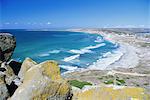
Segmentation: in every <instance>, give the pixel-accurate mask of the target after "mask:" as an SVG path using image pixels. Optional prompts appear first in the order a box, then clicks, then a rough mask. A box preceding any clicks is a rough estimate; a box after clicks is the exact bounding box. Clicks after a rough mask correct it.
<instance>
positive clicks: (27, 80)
mask: <svg viewBox="0 0 150 100" xmlns="http://www.w3.org/2000/svg"><path fill="white" fill-rule="evenodd" d="M15 47H16V41H15V38H14V36H12V35H11V34H8V33H0V100H7V99H9V100H71V99H72V100H150V95H149V94H146V93H145V89H144V88H140V87H129V86H114V85H113V86H108V85H92V84H91V83H88V82H82V81H78V80H77V81H75V80H73V81H70V80H69V82H68V81H67V80H66V79H64V78H62V76H61V74H60V68H59V66H58V64H57V62H55V61H51V60H47V61H44V62H42V63H37V62H35V61H33V60H32V59H30V58H26V59H25V60H24V61H23V63H22V64H21V63H18V62H16V61H12V60H10V58H11V55H12V54H13V51H14V49H15ZM86 85H90V86H86ZM74 86H76V87H74Z"/></svg>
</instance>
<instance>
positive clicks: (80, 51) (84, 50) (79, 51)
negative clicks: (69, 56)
mask: <svg viewBox="0 0 150 100" xmlns="http://www.w3.org/2000/svg"><path fill="white" fill-rule="evenodd" d="M70 52H71V53H76V54H84V53H91V52H92V51H91V50H86V49H81V50H70Z"/></svg>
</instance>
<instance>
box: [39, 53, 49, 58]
mask: <svg viewBox="0 0 150 100" xmlns="http://www.w3.org/2000/svg"><path fill="white" fill-rule="evenodd" d="M49 55H50V54H49V53H43V54H39V55H38V56H39V57H47V56H49Z"/></svg>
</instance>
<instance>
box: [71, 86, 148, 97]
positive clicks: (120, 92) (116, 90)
mask: <svg viewBox="0 0 150 100" xmlns="http://www.w3.org/2000/svg"><path fill="white" fill-rule="evenodd" d="M145 92H146V91H145V90H144V88H140V87H129V86H126V87H125V86H99V85H96V86H87V87H84V88H83V89H82V90H78V91H74V90H73V97H72V100H150V98H149V97H150V95H149V94H147V93H145Z"/></svg>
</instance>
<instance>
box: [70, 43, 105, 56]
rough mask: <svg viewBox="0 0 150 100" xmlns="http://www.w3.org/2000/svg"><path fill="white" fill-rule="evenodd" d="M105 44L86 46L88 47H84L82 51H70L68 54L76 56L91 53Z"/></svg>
mask: <svg viewBox="0 0 150 100" xmlns="http://www.w3.org/2000/svg"><path fill="white" fill-rule="evenodd" d="M105 45H106V44H105V43H101V44H97V45H95V46H88V47H85V48H83V49H80V50H74V49H73V50H70V51H69V52H71V53H76V54H84V53H92V51H91V49H96V48H99V47H102V46H105Z"/></svg>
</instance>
